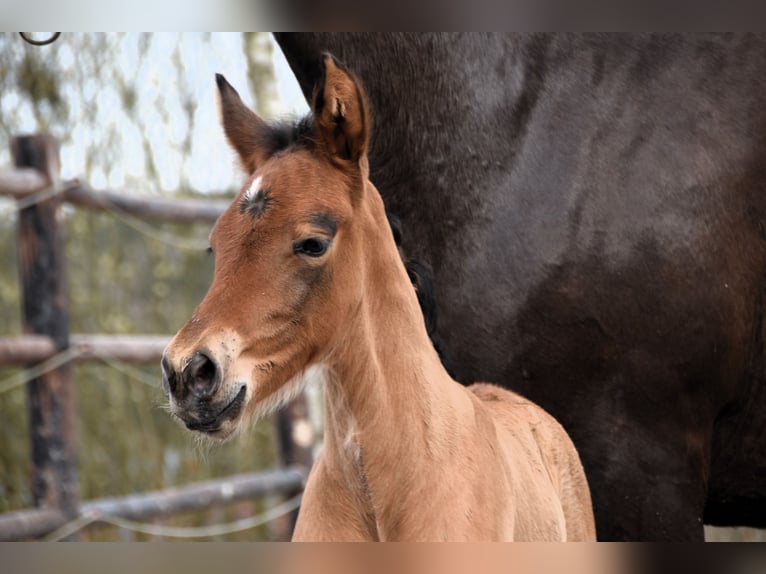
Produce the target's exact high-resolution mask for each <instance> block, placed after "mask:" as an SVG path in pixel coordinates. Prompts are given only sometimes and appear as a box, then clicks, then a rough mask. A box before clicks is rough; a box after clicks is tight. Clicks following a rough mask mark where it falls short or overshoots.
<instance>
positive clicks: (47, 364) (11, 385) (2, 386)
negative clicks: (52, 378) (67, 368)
mask: <svg viewBox="0 0 766 574" xmlns="http://www.w3.org/2000/svg"><path fill="white" fill-rule="evenodd" d="M81 354H82V351H81V350H80V349H78V348H76V347H69V348H68V349H64V350H63V351H61V352H60V353H57V354H55V355H53V356H52V357H50V358H49V359H46V360H45V361H43V362H41V363H38V364H37V365H35V366H34V367H30V368H28V369H24V370H22V371H21V372H19V373H16V374H15V375H11V376H10V377H8V378H7V379H5V380H3V381H0V395H2V394H4V393H7V392H10V391H12V390H13V389H15V388H17V387H20V386H22V385H26V384H27V383H28V382H29V381H31V380H33V379H36V378H37V377H39V376H40V375H44V374H45V373H47V372H48V371H52V370H53V369H57V368H58V367H60V366H61V365H64V364H66V363H68V362H70V361H71V360H72V359H74V358H76V357H78V356H79V355H81Z"/></svg>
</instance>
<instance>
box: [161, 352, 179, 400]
mask: <svg viewBox="0 0 766 574" xmlns="http://www.w3.org/2000/svg"><path fill="white" fill-rule="evenodd" d="M161 367H162V389H163V390H164V391H165V394H166V395H168V394H170V393H174V392H176V387H177V386H178V376H177V375H176V370H175V369H174V368H173V365H171V364H170V360H169V359H168V357H167V355H165V354H163V355H162V363H161Z"/></svg>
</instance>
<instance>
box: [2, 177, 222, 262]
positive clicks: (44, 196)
mask: <svg viewBox="0 0 766 574" xmlns="http://www.w3.org/2000/svg"><path fill="white" fill-rule="evenodd" d="M73 187H87V188H88V189H90V188H89V186H87V185H86V184H83V183H82V182H81V181H80V180H79V179H72V180H68V181H65V182H62V183H61V184H59V185H55V186H48V187H45V188H43V189H41V190H40V191H37V192H35V193H32V194H30V195H27V196H25V197H22V198H20V199H17V200H16V202H15V203H14V204H12V205H10V206H8V207H6V208H5V209H4V210H2V211H0V215H3V216H5V215H10V214H11V213H14V212H19V211H21V210H22V209H26V208H28V207H32V206H33V205H37V204H38V203H41V202H43V201H46V200H48V199H51V198H52V197H55V196H56V195H59V194H63V193H66V191H67V190H69V189H71V188H73ZM100 206H101V208H102V209H103V210H104V211H105V212H106V213H108V214H109V215H111V216H112V217H114V218H115V219H118V220H119V221H121V222H122V223H124V224H125V225H127V226H128V227H130V228H132V229H133V230H135V231H138V232H139V233H141V234H142V235H144V236H146V237H148V238H150V239H152V240H154V241H159V242H160V243H164V244H166V245H170V246H171V247H175V248H177V249H186V250H189V251H204V250H205V249H207V247H208V241H207V239H194V238H192V239H186V238H183V237H178V235H177V234H175V233H172V232H168V231H164V230H162V229H160V228H158V227H156V226H153V225H151V224H148V223H146V222H144V221H142V220H141V219H140V218H138V217H135V216H133V215H130V214H129V213H127V212H125V211H123V210H122V209H120V208H119V207H117V206H115V205H114V204H113V203H110V202H109V201H102V202H100Z"/></svg>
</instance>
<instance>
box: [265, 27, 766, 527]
mask: <svg viewBox="0 0 766 574" xmlns="http://www.w3.org/2000/svg"><path fill="white" fill-rule="evenodd" d="M277 41H278V42H279V44H280V45H281V47H282V49H283V51H284V52H285V55H286V57H287V59H288V61H289V62H290V64H291V66H292V68H293V70H294V71H295V73H296V75H297V77H298V80H299V81H300V83H301V85H302V87H303V89H304V92H305V93H307V94H308V93H309V90H310V89H311V86H312V85H313V83H314V81H315V80H316V79H317V77H318V70H319V68H318V67H317V66H316V64H317V62H318V54H319V53H320V51H321V50H329V51H331V52H333V53H335V54H336V55H337V56H338V57H339V58H340V59H342V60H343V61H345V62H346V64H347V65H348V66H349V68H350V69H352V70H354V71H355V72H356V73H357V74H358V75H359V76H360V77H361V79H362V81H363V82H364V83H365V85H366V86H367V88H368V91H369V93H370V99H371V102H372V109H373V116H374V120H375V124H376V125H377V126H380V128H381V129H379V130H378V131H377V132H376V133H377V135H376V137H375V138H374V139H373V141H372V147H371V153H370V170H371V179H372V181H373V183H374V184H375V185H376V187H377V188H378V189H379V190H380V191H381V194H382V196H383V198H384V201H385V202H386V207H387V208H388V209H389V210H390V211H392V212H393V213H395V214H396V215H398V216H399V217H400V218H401V219H402V225H403V228H404V230H405V234H404V247H405V248H406V250H407V252H408V253H409V254H411V255H412V256H413V257H415V258H417V259H420V260H422V261H425V262H427V263H428V264H429V265H430V266H431V267H432V269H433V273H434V285H435V288H436V290H437V297H438V303H439V312H440V316H439V325H438V333H437V335H438V337H439V339H440V341H441V343H442V345H443V347H444V349H445V352H446V353H447V355H448V356H449V358H450V360H451V363H452V367H453V369H454V371H455V372H456V374H457V376H458V378H459V379H460V380H462V381H466V382H470V381H473V380H491V381H495V382H499V383H501V384H503V385H505V386H507V387H509V388H511V389H514V390H517V391H519V392H521V393H522V394H525V395H526V396H528V397H530V398H532V399H533V400H534V401H536V402H538V403H540V404H541V405H542V406H543V407H544V408H546V409H547V410H549V411H550V412H551V413H553V414H554V416H556V417H557V418H558V420H560V421H561V422H562V423H563V425H564V427H565V428H566V429H567V431H568V432H569V434H570V435H571V436H572V438H573V440H574V442H575V444H576V445H577V448H578V450H579V452H580V455H581V457H582V460H583V464H584V466H585V470H586V473H587V475H588V479H589V482H590V485H591V491H592V494H593V501H594V509H595V512H596V524H597V528H598V533H599V537H600V538H602V539H665V540H685V539H686V540H688V539H700V538H701V537H702V523H703V520H704V522H706V523H712V524H719V525H750V526H755V527H764V526H766V384H765V381H764V368H765V367H766V361H765V359H764V347H763V341H764V334H765V333H764V324H763V306H764V302H763V296H764V287H766V226H765V225H764V222H765V221H766V219H764V218H765V217H766V195H764V190H763V187H764V185H765V184H766V170H764V166H766V157H764V156H766V40H764V39H763V38H760V37H752V36H746V37H740V36H693V37H684V36H681V37H678V36H673V37H665V36H629V37H624V36H524V37H513V36H499V35H435V36H421V35H378V34H376V35H353V34H352V35H323V34H307V35H302V34H301V35H291V34H285V35H282V34H278V35H277Z"/></svg>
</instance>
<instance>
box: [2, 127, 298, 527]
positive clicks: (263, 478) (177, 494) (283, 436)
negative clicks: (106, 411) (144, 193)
mask: <svg viewBox="0 0 766 574" xmlns="http://www.w3.org/2000/svg"><path fill="white" fill-rule="evenodd" d="M11 152H12V155H13V160H14V164H15V168H14V169H12V170H6V171H0V195H6V196H11V197H14V198H16V200H17V206H18V208H19V209H18V238H19V240H18V252H19V253H18V261H19V283H20V289H21V295H22V307H23V330H24V335H22V336H19V337H5V338H0V366H27V367H30V369H29V372H30V373H32V374H33V375H34V376H33V378H31V380H29V381H28V382H27V383H26V389H27V401H28V404H29V413H30V420H29V427H30V428H29V433H30V442H31V456H32V477H31V480H32V497H33V500H34V504H35V508H34V509H29V510H23V511H18V512H11V513H6V514H3V515H0V540H22V539H29V538H37V537H41V536H45V535H46V534H49V533H51V532H53V531H55V530H56V529H59V528H61V527H62V526H64V525H66V524H69V523H72V522H76V521H77V520H79V519H83V518H86V519H88V520H89V521H90V522H97V521H98V518H99V516H107V515H108V516H112V517H122V518H124V519H147V518H151V517H155V516H160V515H167V514H171V513H175V512H181V511H186V510H193V509H200V508H205V507H207V506H209V505H212V504H216V503H221V502H233V501H236V500H242V499H246V498H253V497H258V496H264V495H266V494H270V493H281V494H284V495H285V496H290V497H293V498H294V497H296V495H299V494H300V492H301V491H302V488H303V484H304V482H305V477H306V472H307V470H308V468H309V467H310V466H311V462H312V454H311V453H312V448H313V444H308V443H307V442H306V441H305V439H303V440H302V439H301V437H304V436H305V433H303V432H295V430H296V429H305V428H306V427H305V425H306V424H310V422H309V420H308V409H307V405H306V400H305V397H299V398H298V399H296V400H295V401H294V402H293V403H292V404H291V405H289V406H288V407H287V408H286V409H284V410H283V411H282V412H280V413H279V414H278V416H277V418H276V425H277V429H276V430H277V436H278V440H279V450H280V458H281V466H282V468H281V469H280V470H276V471H271V472H267V473H252V474H245V475H237V476H233V477H227V478H224V479H219V480H214V481H208V482H205V483H198V484H194V485H188V486H186V487H181V488H175V489H167V490H164V491H157V492H151V493H145V494H141V495H132V496H126V497H121V498H113V499H104V500H94V501H88V502H82V501H81V500H80V496H79V485H78V480H77V468H76V459H77V456H76V455H77V453H76V448H75V444H76V441H75V437H74V431H73V429H74V424H73V422H74V418H75V416H76V412H75V409H74V385H73V384H72V383H73V381H72V376H71V363H72V361H75V360H76V361H91V360H94V359H96V358H99V359H110V360H118V361H125V362H132V363H147V362H153V363H156V364H159V360H160V358H161V355H162V351H163V349H164V348H165V346H166V345H167V343H168V342H169V341H170V338H171V337H170V336H169V335H168V336H149V335H130V336H128V335H87V334H72V333H70V332H69V315H68V307H67V294H66V288H65V287H66V269H65V268H64V257H63V249H64V244H63V241H62V233H61V229H60V226H61V221H60V211H61V206H62V204H63V203H69V204H72V205H76V206H79V207H83V208H89V209H110V210H117V211H119V212H122V213H125V214H128V215H131V216H133V217H136V218H140V219H143V220H155V221H172V222H210V223H212V222H214V221H215V219H216V218H217V217H218V216H219V215H220V214H221V213H222V212H223V210H224V209H225V208H226V206H227V205H228V202H224V201H202V200H183V201H181V200H178V201H175V200H158V199H151V200H149V199H136V198H131V197H128V196H126V195H124V194H119V193H114V192H108V191H94V190H92V189H90V188H89V186H88V185H86V184H84V183H81V182H79V181H71V182H62V181H61V180H60V177H59V172H60V170H59V155H58V143H57V141H56V140H55V138H53V137H51V136H50V135H34V136H20V137H16V138H13V140H12V142H11ZM158 385H159V382H158ZM296 515H297V510H294V511H293V512H292V513H291V514H290V516H289V520H288V521H287V522H286V523H287V527H286V532H283V533H282V536H283V537H284V536H287V535H289V531H290V530H291V529H292V526H293V525H294V520H295V517H296ZM71 537H76V534H73V535H72V536H71ZM71 537H70V538H71Z"/></svg>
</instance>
